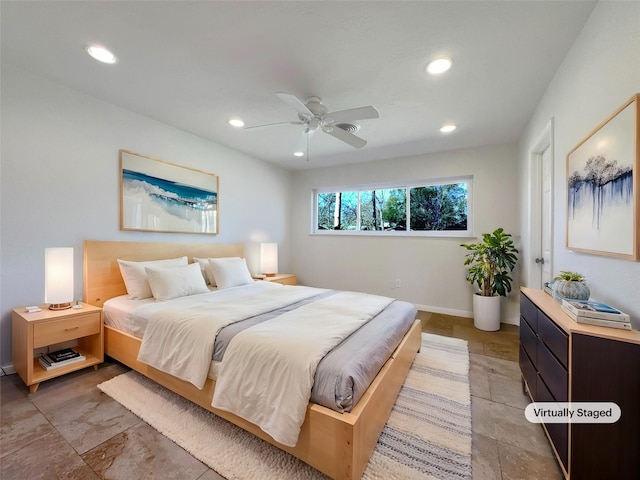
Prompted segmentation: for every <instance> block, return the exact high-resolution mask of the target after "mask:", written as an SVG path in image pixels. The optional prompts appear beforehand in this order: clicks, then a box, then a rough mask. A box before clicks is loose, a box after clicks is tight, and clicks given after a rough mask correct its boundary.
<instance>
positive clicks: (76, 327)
mask: <svg viewBox="0 0 640 480" xmlns="http://www.w3.org/2000/svg"><path fill="white" fill-rule="evenodd" d="M79 328H80V327H79V326H78V325H76V326H75V327H71V328H65V329H64V331H65V332H70V331H71V330H77V329H79Z"/></svg>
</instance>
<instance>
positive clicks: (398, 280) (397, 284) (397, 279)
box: [394, 278, 402, 288]
mask: <svg viewBox="0 0 640 480" xmlns="http://www.w3.org/2000/svg"><path fill="white" fill-rule="evenodd" d="M394 286H395V287H396V288H400V287H401V286H402V282H400V279H399V278H396V281H395V282H394Z"/></svg>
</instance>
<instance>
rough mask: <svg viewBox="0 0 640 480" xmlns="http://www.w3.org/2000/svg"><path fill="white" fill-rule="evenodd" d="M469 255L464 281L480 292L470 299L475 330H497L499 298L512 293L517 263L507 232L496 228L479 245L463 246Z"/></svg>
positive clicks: (509, 235) (466, 261)
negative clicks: (511, 274)
mask: <svg viewBox="0 0 640 480" xmlns="http://www.w3.org/2000/svg"><path fill="white" fill-rule="evenodd" d="M460 246H461V247H464V248H466V249H467V250H468V251H469V253H467V255H466V256H465V262H464V264H465V265H471V267H470V268H469V271H468V273H467V281H468V282H469V283H470V284H471V285H476V286H477V287H478V288H479V289H480V292H479V293H476V294H475V295H474V296H473V319H474V325H475V326H476V328H479V329H481V330H487V331H495V330H500V297H501V296H503V297H504V296H506V295H507V293H509V292H510V291H511V282H512V281H513V279H512V278H511V276H510V273H511V271H512V270H513V269H514V267H515V266H516V263H517V261H518V257H517V255H516V254H517V253H518V250H517V249H516V247H515V245H514V244H513V240H512V239H511V234H510V233H504V229H502V228H498V229H496V230H494V231H493V233H483V234H482V241H480V242H478V243H463V244H461V245H460Z"/></svg>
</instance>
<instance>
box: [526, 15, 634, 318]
mask: <svg viewBox="0 0 640 480" xmlns="http://www.w3.org/2000/svg"><path fill="white" fill-rule="evenodd" d="M638 92H640V2H600V3H598V4H597V5H596V7H595V9H594V10H593V12H592V14H591V17H590V18H589V20H588V21H587V23H586V24H585V26H584V28H583V30H582V32H581V33H580V35H579V36H578V37H577V39H576V41H575V43H574V45H573V46H572V48H571V50H570V51H569V53H568V54H567V56H566V57H565V59H564V61H563V63H562V65H561V66H560V68H559V69H558V71H557V73H556V75H555V77H554V78H553V80H552V82H551V83H550V84H549V87H548V89H547V91H546V93H545V94H544V96H543V98H542V99H541V101H540V103H539V105H538V107H537V109H536V111H535V114H534V115H533V116H532V118H531V121H530V123H529V125H528V127H527V129H526V132H525V134H524V135H523V137H522V140H521V142H520V146H519V150H520V152H519V157H520V164H521V171H522V172H527V171H528V163H529V152H530V151H531V150H532V148H533V147H534V145H535V142H536V141H537V139H538V137H539V135H540V134H541V132H542V131H543V130H544V127H545V125H546V124H547V122H548V121H549V119H550V118H552V117H553V121H554V142H553V149H554V161H555V164H554V208H553V212H554V213H553V214H554V219H553V220H554V221H553V226H554V240H553V257H554V263H553V265H554V269H553V270H554V274H557V273H558V272H559V271H560V270H572V271H578V272H580V273H582V274H584V275H586V277H587V284H588V285H589V287H590V289H591V296H592V298H594V299H596V300H600V301H604V302H608V303H610V304H613V305H615V306H617V307H619V308H621V309H622V310H625V311H627V312H628V313H629V314H630V315H631V316H632V317H633V319H632V321H633V323H634V326H635V328H640V303H639V302H638V294H639V293H640V263H638V262H631V261H625V260H619V259H613V258H609V257H604V256H598V255H589V254H584V253H577V252H569V251H568V250H567V249H566V248H565V234H566V198H567V188H566V181H567V178H566V156H567V153H568V152H569V151H570V150H571V149H572V148H573V147H574V146H575V145H577V144H578V143H579V142H580V141H581V140H582V139H583V138H584V137H585V136H586V135H588V134H589V133H590V132H591V131H592V130H593V129H594V128H595V127H596V126H597V125H599V124H600V122H602V121H603V120H605V119H606V118H607V117H609V115H611V114H612V113H613V112H614V111H615V110H616V109H617V108H618V107H620V106H621V105H622V104H623V103H624V102H626V101H627V100H628V99H629V98H630V97H631V96H632V95H633V94H635V93H638ZM635 174H638V172H636V173H635ZM528 182H529V179H528V178H527V177H526V176H523V177H521V185H520V186H521V188H520V192H521V202H520V204H521V221H522V226H521V230H522V231H523V232H525V231H527V225H526V224H525V222H526V220H527V212H528V211H529V208H530V206H529V204H528V199H527V194H526V192H527V189H528ZM525 240H526V239H525ZM523 250H524V253H525V256H531V257H532V256H535V255H538V253H536V252H529V245H528V241H525V242H524V245H523ZM530 253H532V254H533V255H530ZM523 267H525V268H523V272H526V271H527V270H528V269H529V268H535V266H533V265H526V266H523ZM523 283H525V284H526V281H525V280H523Z"/></svg>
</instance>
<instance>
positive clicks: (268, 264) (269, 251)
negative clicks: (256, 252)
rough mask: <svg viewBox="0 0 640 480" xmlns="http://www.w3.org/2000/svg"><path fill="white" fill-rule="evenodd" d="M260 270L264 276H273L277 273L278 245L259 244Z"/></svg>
mask: <svg viewBox="0 0 640 480" xmlns="http://www.w3.org/2000/svg"><path fill="white" fill-rule="evenodd" d="M260 270H261V271H262V273H264V274H265V275H275V274H276V273H278V244H277V243H261V244H260Z"/></svg>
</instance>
